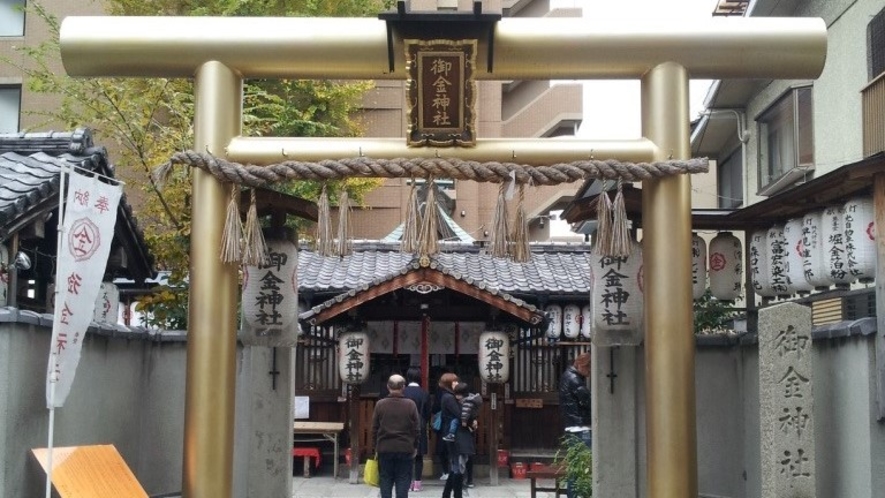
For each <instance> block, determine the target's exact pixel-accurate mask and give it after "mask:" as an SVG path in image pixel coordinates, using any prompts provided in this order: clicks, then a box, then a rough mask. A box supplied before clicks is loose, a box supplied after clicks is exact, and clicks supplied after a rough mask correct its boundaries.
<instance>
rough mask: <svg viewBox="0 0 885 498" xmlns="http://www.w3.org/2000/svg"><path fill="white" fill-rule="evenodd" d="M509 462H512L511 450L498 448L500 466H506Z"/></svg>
mask: <svg viewBox="0 0 885 498" xmlns="http://www.w3.org/2000/svg"><path fill="white" fill-rule="evenodd" d="M508 463H510V452H509V451H507V450H498V467H506V466H507V464H508Z"/></svg>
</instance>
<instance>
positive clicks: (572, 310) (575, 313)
mask: <svg viewBox="0 0 885 498" xmlns="http://www.w3.org/2000/svg"><path fill="white" fill-rule="evenodd" d="M562 329H563V334H564V335H565V336H566V337H567V338H569V339H577V338H578V336H579V335H581V307H580V306H578V305H577V304H567V305H565V307H563V308H562Z"/></svg>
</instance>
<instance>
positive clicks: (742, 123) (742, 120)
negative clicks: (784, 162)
mask: <svg viewBox="0 0 885 498" xmlns="http://www.w3.org/2000/svg"><path fill="white" fill-rule="evenodd" d="M721 113H731V114H734V117H735V119H736V120H737V139H738V141H739V142H740V143H741V174H742V175H743V177H742V180H743V184H744V188H743V192H742V194H741V195H742V196H743V199H741V201H742V202H741V204H742V205H744V206H746V205H747V204H749V202H750V186H749V183H750V182H749V181H748V180H749V176H750V175H749V172H748V171H747V164H748V161H747V143H748V142H749V141H750V130H748V129H747V114H746V113H745V112H744V111H739V110H737V109H728V108H723V109H707V110H706V111H704V112H703V114H706V115H708V116H712V115H713V114H721Z"/></svg>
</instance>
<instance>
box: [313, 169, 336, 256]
mask: <svg viewBox="0 0 885 498" xmlns="http://www.w3.org/2000/svg"><path fill="white" fill-rule="evenodd" d="M317 211H318V219H317V232H316V240H315V249H316V252H317V254H319V255H320V256H333V255H334V254H333V252H332V222H331V220H330V214H329V194H328V192H326V186H325V185H323V190H322V192H320V198H319V200H317Z"/></svg>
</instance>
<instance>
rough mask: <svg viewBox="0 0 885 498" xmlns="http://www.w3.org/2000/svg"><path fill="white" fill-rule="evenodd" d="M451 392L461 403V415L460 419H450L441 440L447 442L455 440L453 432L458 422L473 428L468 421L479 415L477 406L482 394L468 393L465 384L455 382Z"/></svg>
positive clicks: (479, 405)
mask: <svg viewBox="0 0 885 498" xmlns="http://www.w3.org/2000/svg"><path fill="white" fill-rule="evenodd" d="M453 392H454V394H455V399H457V400H458V401H459V402H460V403H461V417H460V419H457V418H456V419H452V422H451V423H450V424H449V427H448V431H447V432H446V435H444V436H443V438H442V440H443V441H449V442H451V441H454V440H455V432H457V430H458V425H459V424H460V425H462V426H464V427H467V429H468V430H470V431H472V430H473V427H472V425H471V424H470V422H471V421H472V420H474V419H475V418H476V417H477V416H478V415H479V408H480V407H481V406H482V395H480V394H479V393H473V394H470V393H469V392H468V387H467V384H457V385H456V386H455V389H454V390H453Z"/></svg>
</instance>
